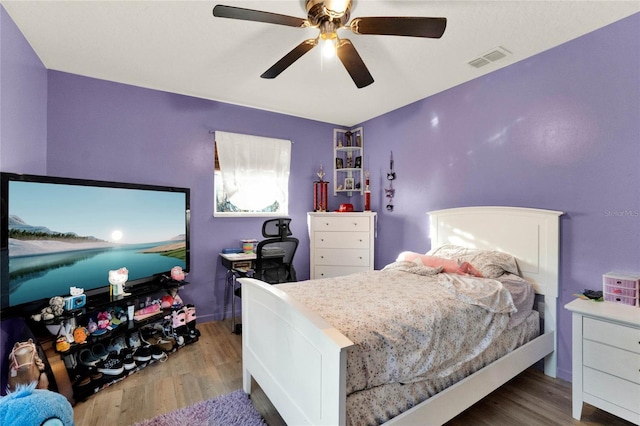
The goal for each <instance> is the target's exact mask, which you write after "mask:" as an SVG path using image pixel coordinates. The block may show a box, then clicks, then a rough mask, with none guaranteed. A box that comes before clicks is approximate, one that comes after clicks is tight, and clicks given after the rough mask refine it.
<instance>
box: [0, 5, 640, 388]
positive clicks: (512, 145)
mask: <svg viewBox="0 0 640 426" xmlns="http://www.w3.org/2000/svg"><path fill="white" fill-rule="evenodd" d="M0 18H1V19H2V21H1V22H0V23H1V24H2V25H3V28H4V27H5V26H6V25H5V21H6V20H7V16H6V13H4V11H1V12H0ZM639 28H640V15H639V14H637V15H634V16H632V17H630V18H627V19H625V20H622V21H620V22H619V23H616V24H614V25H611V26H609V27H606V28H604V29H601V30H599V31H596V32H594V33H591V34H588V35H586V36H584V37H581V38H579V39H576V40H574V41H571V42H569V43H566V44H564V45H562V46H560V47H558V48H555V49H552V50H549V51H547V52H544V53H542V54H540V55H536V56H535V57H532V58H530V59H527V60H524V61H521V62H519V63H516V64H514V65H512V66H509V67H507V68H504V69H502V70H499V71H496V72H494V73H491V74H489V75H486V76H484V77H481V78H478V79H476V80H474V81H471V82H469V83H466V84H463V85H460V86H458V87H455V88H452V89H450V90H448V91H446V92H443V93H440V94H438V95H436V96H432V97H430V98H427V99H424V100H422V101H420V102H417V103H414V104H412V105H409V106H407V107H404V108H402V109H399V110H397V111H393V112H391V113H389V114H385V115H383V116H381V117H377V118H375V119H372V120H370V121H368V122H366V123H364V126H365V152H366V153H365V167H368V168H370V170H371V171H372V186H373V194H372V195H373V196H372V204H373V209H374V210H375V211H378V212H379V221H378V240H377V250H376V267H378V268H380V267H382V266H383V265H384V264H386V263H389V262H390V261H392V260H393V259H394V258H395V256H396V255H397V253H398V252H400V251H402V250H416V251H426V250H427V249H429V246H430V244H429V241H428V235H427V231H428V223H427V217H426V215H425V213H426V212H427V211H429V210H434V209H440V208H449V207H456V206H467V205H517V206H526V207H538V208H547V209H553V210H562V211H564V212H566V215H565V216H564V217H563V218H562V222H561V225H562V241H561V255H562V260H561V263H562V269H561V277H560V278H561V295H560V301H559V306H560V308H559V320H560V333H559V367H560V371H559V374H560V377H562V378H567V379H568V378H570V365H571V362H570V356H571V352H570V350H571V348H570V339H571V329H570V316H569V315H568V314H567V313H566V312H565V310H564V309H562V306H563V305H564V304H565V303H567V302H568V301H570V300H571V299H572V294H573V293H574V292H576V291H582V290H583V289H584V288H599V287H600V285H601V284H600V283H601V278H600V277H601V275H602V273H604V272H607V271H609V270H612V269H623V270H630V271H637V272H640V218H639V217H638V212H639V211H640V187H639V185H638V181H639V180H640V179H639V178H640V175H639V174H640V170H639V168H638V164H639V160H640V144H639V143H638V136H640V124H639V121H640V120H638V117H639V116H640V96H639V95H640V81H639V79H638V69H640V41H639V40H640V34H639ZM0 36H2V40H0V42H2V44H0V48H1V50H0V55H1V56H0V61H1V64H2V68H0V71H1V72H2V74H1V75H0V78H1V81H0V82H1V83H2V84H0V90H1V91H2V92H1V93H2V104H1V105H2V110H1V111H2V112H1V113H2V115H0V118H3V119H4V120H2V122H0V125H1V126H2V127H1V128H0V130H1V131H2V139H0V141H2V142H3V144H2V154H3V159H2V162H1V163H0V165H1V169H2V170H3V171H5V170H6V171H16V172H28V173H42V172H43V171H44V167H43V166H42V162H43V161H42V156H43V155H46V172H47V173H48V174H50V175H60V176H71V177H80V178H92V179H105V180H117V181H130V182H139V183H150V184H161V185H174V186H188V187H190V188H191V190H192V203H191V207H192V241H193V247H192V249H193V250H192V253H193V257H192V265H191V266H192V273H191V274H190V276H189V281H191V282H192V283H193V285H191V286H189V287H187V289H185V291H184V293H183V298H184V299H185V300H187V301H197V303H198V314H199V316H200V318H201V319H202V320H211V319H219V318H221V316H222V294H223V280H224V270H223V269H222V267H221V266H220V263H219V260H218V259H217V253H218V252H219V251H220V250H221V249H222V248H224V247H229V246H237V244H238V240H239V239H240V238H250V237H259V232H260V231H259V229H260V224H261V223H262V219H249V218H247V219H227V218H225V219H222V218H215V219H214V218H213V216H212V210H213V178H212V176H213V142H212V137H211V135H209V130H212V129H213V130H224V131H231V132H238V133H248V134H255V135H259V136H268V137H276V138H285V139H291V140H293V141H294V145H293V152H292V176H291V183H290V191H291V193H290V199H291V207H290V214H291V216H292V218H293V219H294V221H293V231H294V234H295V235H296V236H298V237H299V238H300V240H301V248H300V251H299V252H298V254H297V255H296V269H297V271H298V275H299V278H301V279H304V278H306V277H308V274H309V265H308V254H309V250H308V236H307V234H306V212H307V211H308V210H310V209H311V207H312V198H311V197H312V194H311V182H312V181H313V180H314V178H315V170H317V168H318V166H319V164H320V163H322V164H324V165H325V168H327V170H328V171H329V170H330V169H329V167H330V166H329V165H330V164H331V163H332V158H331V157H332V148H331V137H332V128H333V126H331V125H328V124H324V123H319V122H314V121H310V120H304V119H299V118H294V117H289V116H285V115H281V114H275V113H269V112H264V111H258V110H255V109H250V108H243V107H237V106H232V105H228V104H223V103H219V102H213V101H206V100H201V99H196V98H191V97H186V96H181V95H174V94H168V93H164V92H159V91H153V90H148V89H141V88H136V87H132V86H127V85H122V84H116V83H110V82H106V81H101V80H95V79H90V78H85V77H80V76H76V75H70V74H65V73H61V72H54V71H50V72H48V93H47V94H43V91H44V90H43V89H40V90H35V91H34V92H33V93H35V94H36V95H30V93H31V92H30V91H29V92H26V93H28V94H27V95H26V96H25V97H24V99H23V98H22V97H19V98H17V99H15V97H14V99H12V98H8V100H5V94H6V93H7V87H8V86H10V85H11V84H13V83H14V82H17V83H20V84H25V83H29V84H31V82H32V81H33V82H34V83H33V84H35V85H36V86H38V87H41V85H42V77H41V74H42V67H41V65H39V66H38V65H37V64H36V65H35V66H34V68H35V69H36V70H39V71H40V72H39V73H38V72H36V73H35V75H31V74H27V75H25V76H18V75H13V76H12V77H11V79H10V81H7V78H6V72H5V65H4V64H5V61H8V60H9V59H8V58H7V56H8V55H9V54H10V53H11V54H12V55H13V54H16V55H18V58H17V59H18V60H20V61H23V62H27V63H30V62H31V61H32V60H31V59H29V58H32V57H33V56H34V54H33V52H32V51H30V50H28V49H26V50H27V51H25V49H22V48H19V46H20V45H22V44H24V40H23V38H19V39H17V40H16V39H14V38H15V37H13V38H12V39H11V40H10V43H7V42H5V38H6V36H5V30H4V29H3V30H2V32H1V33H0ZM6 44H9V46H8V47H7V46H6ZM14 50H17V52H14ZM594 58H606V62H605V63H604V64H599V63H598V62H601V61H596V60H594ZM10 62H11V63H13V59H12V60H10ZM45 90H46V89H45ZM34 99H35V100H34ZM47 99H48V104H47V109H46V117H47V119H46V120H45V119H44V118H42V117H41V115H39V116H36V117H33V119H32V120H26V119H25V118H24V116H20V117H13V116H12V117H11V126H15V127H16V128H18V129H19V132H18V133H19V135H18V137H12V138H7V137H6V135H5V128H6V127H7V126H8V124H7V114H6V108H7V103H8V102H9V101H12V103H15V104H16V105H17V106H18V107H22V108H23V109H24V110H26V111H29V110H31V109H33V108H37V107H39V106H41V102H44V101H45V100H47ZM45 121H46V122H45ZM32 125H33V126H35V127H36V128H37V129H39V131H40V132H42V131H43V129H46V130H44V131H45V132H46V133H47V137H48V141H47V143H46V146H45V145H44V144H42V142H41V140H39V138H37V137H34V138H25V137H24V134H25V133H27V132H28V131H29V129H30V126H32ZM24 139H35V140H38V142H39V143H34V142H33V141H31V140H28V141H26V143H28V144H34V145H29V146H28V147H27V148H25V147H24V146H23V144H24V143H25V140H24ZM390 150H393V152H394V158H395V165H396V172H397V174H398V179H397V180H396V181H394V186H395V188H396V190H397V192H396V198H395V200H394V201H395V206H396V207H395V211H394V212H393V213H388V212H386V211H385V210H384V205H385V204H386V200H385V199H384V194H383V191H382V188H383V186H384V184H385V183H386V182H385V180H384V175H385V172H386V170H387V168H388V159H389V151H390ZM45 152H46V154H45ZM33 164H35V166H34V165H33ZM355 198H356V197H354V201H356V200H355ZM331 201H332V203H333V205H331V206H330V207H331V208H336V207H337V205H338V203H340V202H341V201H343V200H340V199H332V200H331ZM355 204H356V205H360V200H357V202H355Z"/></svg>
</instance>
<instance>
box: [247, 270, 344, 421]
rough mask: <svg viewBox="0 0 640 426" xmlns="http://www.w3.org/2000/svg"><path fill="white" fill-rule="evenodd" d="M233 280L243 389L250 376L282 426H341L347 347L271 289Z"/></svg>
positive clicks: (314, 316)
mask: <svg viewBox="0 0 640 426" xmlns="http://www.w3.org/2000/svg"><path fill="white" fill-rule="evenodd" d="M239 281H240V283H241V284H242V363H243V388H244V391H245V392H247V393H251V378H252V377H253V378H254V379H255V380H256V382H257V383H258V384H259V385H260V387H261V388H262V389H263V390H264V392H265V393H266V394H267V395H268V396H269V399H270V400H271V402H272V403H273V405H274V406H275V407H276V409H277V410H278V412H279V413H280V415H281V416H282V418H283V419H284V420H285V421H286V422H287V424H295V425H304V424H309V425H344V424H345V423H346V408H345V401H346V366H347V349H348V348H349V347H350V346H352V345H353V343H352V342H351V341H350V340H349V339H347V338H346V337H345V336H344V335H342V334H341V333H340V332H339V331H338V330H336V329H335V328H333V327H332V326H331V325H329V324H328V323H327V322H326V321H324V320H323V319H322V318H320V317H319V316H318V315H317V314H315V313H314V312H312V311H310V310H309V309H307V308H306V307H305V306H304V305H302V304H300V303H298V302H296V301H295V300H294V299H292V298H290V297H289V296H288V295H287V294H285V293H284V292H282V291H280V290H278V289H277V288H275V287H274V286H272V285H269V284H267V283H264V282H262V281H258V280H255V279H252V278H241V279H240V280H239Z"/></svg>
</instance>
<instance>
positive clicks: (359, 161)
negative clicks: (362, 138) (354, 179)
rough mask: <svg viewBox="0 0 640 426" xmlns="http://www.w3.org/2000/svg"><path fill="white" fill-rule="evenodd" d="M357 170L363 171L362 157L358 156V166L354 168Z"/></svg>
mask: <svg viewBox="0 0 640 426" xmlns="http://www.w3.org/2000/svg"><path fill="white" fill-rule="evenodd" d="M354 167H355V168H356V169H361V168H362V157H361V156H357V157H356V164H355V166H354Z"/></svg>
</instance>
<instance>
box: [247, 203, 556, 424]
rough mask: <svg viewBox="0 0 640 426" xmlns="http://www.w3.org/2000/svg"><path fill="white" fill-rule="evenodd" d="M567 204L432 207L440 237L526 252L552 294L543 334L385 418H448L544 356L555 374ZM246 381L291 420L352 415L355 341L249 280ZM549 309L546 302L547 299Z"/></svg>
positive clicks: (539, 286) (438, 241) (324, 420)
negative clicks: (350, 357)
mask: <svg viewBox="0 0 640 426" xmlns="http://www.w3.org/2000/svg"><path fill="white" fill-rule="evenodd" d="M561 214H562V213H561V212H557V211H549V210H538V209H528V208H514V207H467V208H456V209H448V210H440V211H435V212H430V213H429V216H430V220H431V226H430V234H431V235H430V237H431V246H432V248H433V247H439V246H442V245H444V244H456V245H460V246H465V247H472V248H478V249H491V250H499V251H503V252H506V253H509V254H511V255H513V256H515V257H516V258H517V259H518V265H519V267H520V270H521V273H522V276H523V277H524V278H526V279H527V280H528V281H529V282H531V283H533V284H534V287H535V289H536V292H537V293H538V294H541V295H544V304H543V308H542V310H543V312H542V316H543V317H544V324H545V330H544V333H543V334H541V336H539V337H538V338H536V339H534V340H532V341H530V342H529V343H527V344H525V345H523V346H521V347H519V348H518V349H516V350H514V351H512V352H511V353H509V354H508V355H506V356H504V357H502V358H500V359H498V360H497V361H495V362H493V363H492V364H490V365H488V366H486V367H484V368H482V369H481V370H479V371H477V372H476V373H474V374H472V375H471V376H468V377H467V378H465V379H463V380H461V381H459V382H458V383H456V384H454V385H453V386H451V387H449V388H447V389H446V390H444V391H442V392H440V393H438V394H437V395H435V396H433V397H431V398H429V399H427V400H426V401H424V402H422V403H421V404H419V405H417V406H415V407H413V408H411V409H410V410H408V411H405V412H404V413H402V414H400V415H398V416H397V417H394V418H393V419H391V420H390V421H388V422H387V423H385V424H389V425H413V424H428V425H434V424H442V423H444V422H446V421H448V420H449V419H451V418H453V417H455V416H456V415H457V414H459V413H461V412H462V411H464V410H465V409H466V408H468V407H470V406H471V405H473V404H474V403H475V402H477V401H478V400H480V399H482V398H483V397H484V396H486V395H487V394H489V393H490V392H492V391H493V390H495V389H496V388H498V387H500V386H501V385H502V384H504V383H505V382H506V381H508V380H509V379H511V378H512V377H514V376H516V375H517V374H519V373H520V372H522V371H523V370H525V369H526V368H528V367H529V366H531V365H533V364H534V363H536V362H537V361H539V360H540V359H542V358H544V359H545V373H546V374H548V375H550V376H553V377H555V372H556V357H555V346H556V338H555V325H556V299H557V296H558V257H559V216H560V215H561ZM240 282H241V283H242V286H243V290H242V319H243V333H242V344H243V353H242V356H243V387H244V390H245V391H246V392H247V393H250V392H251V378H252V377H253V378H254V379H255V380H256V382H257V383H258V384H259V385H260V387H261V388H262V389H263V390H264V392H265V393H266V394H267V396H268V397H269V399H270V400H271V402H272V403H273V405H274V406H275V407H276V409H277V410H278V412H279V413H280V415H281V416H282V417H283V419H284V420H285V421H286V422H287V424H290V425H303V424H310V425H344V424H346V352H347V348H349V347H350V346H351V345H352V342H351V341H350V340H349V339H348V338H346V337H345V336H344V335H342V334H341V333H340V332H339V331H338V330H336V329H335V328H333V327H332V326H331V325H329V324H328V323H327V322H326V321H324V320H323V319H322V318H321V317H319V316H318V315H317V314H315V313H314V312H313V311H312V310H310V309H309V308H307V307H306V306H304V305H302V304H300V303H298V302H297V301H296V300H294V299H293V298H291V297H289V296H288V295H287V294H286V293H284V292H282V291H280V290H278V289H277V288H276V287H274V286H271V285H269V284H266V283H263V282H261V281H257V280H253V279H241V280H240ZM539 308H540V306H539Z"/></svg>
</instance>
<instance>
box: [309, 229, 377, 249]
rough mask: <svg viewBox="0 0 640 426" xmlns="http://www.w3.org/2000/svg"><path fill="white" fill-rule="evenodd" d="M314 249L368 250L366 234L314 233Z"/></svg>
mask: <svg viewBox="0 0 640 426" xmlns="http://www.w3.org/2000/svg"><path fill="white" fill-rule="evenodd" d="M313 241H314V244H315V247H316V248H344V249H368V248H369V233H368V232H316V233H314V239H313Z"/></svg>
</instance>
